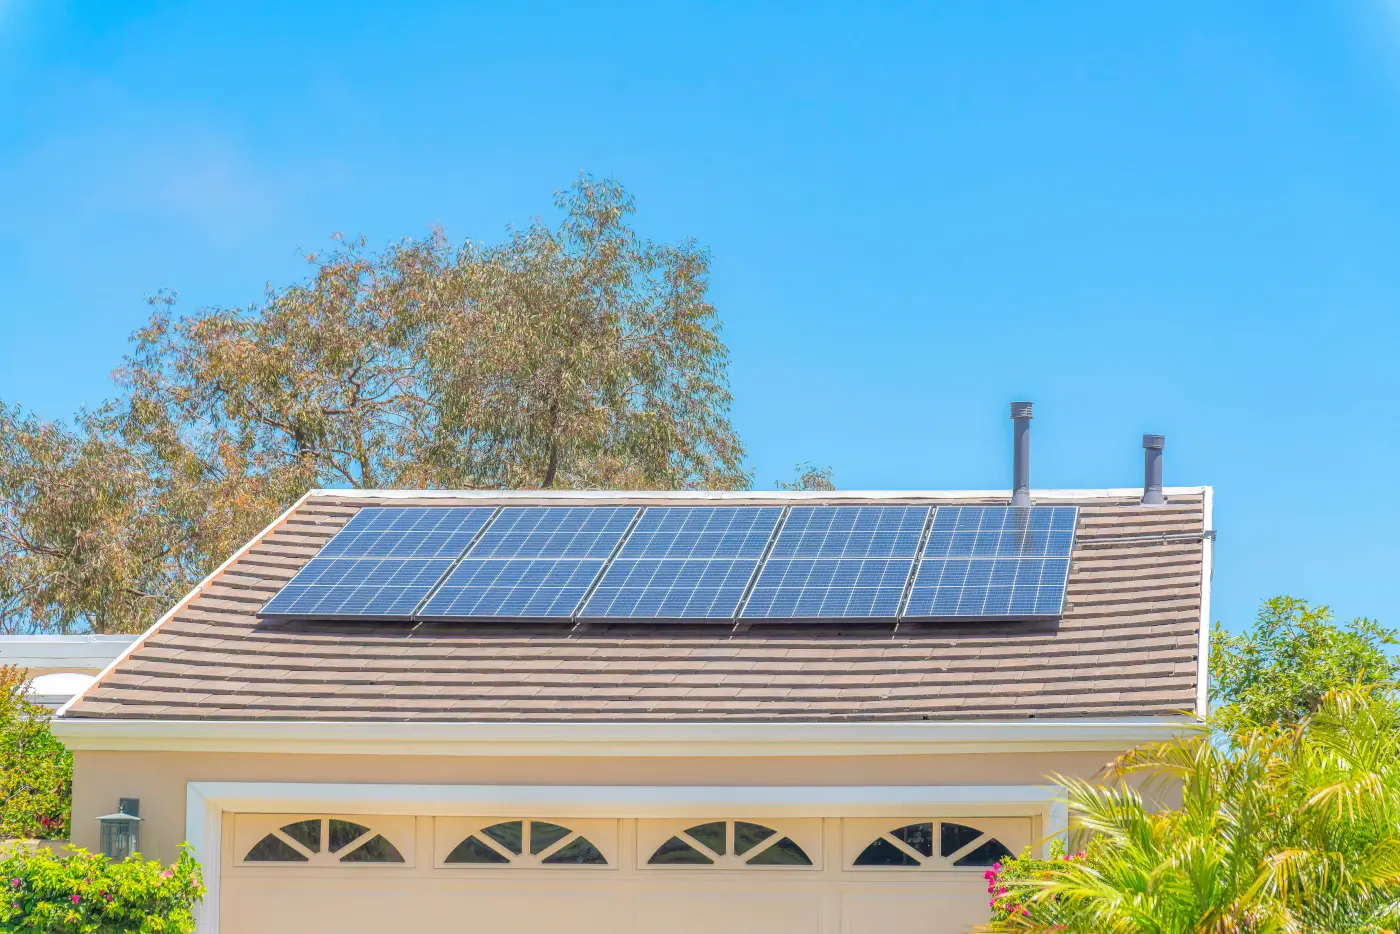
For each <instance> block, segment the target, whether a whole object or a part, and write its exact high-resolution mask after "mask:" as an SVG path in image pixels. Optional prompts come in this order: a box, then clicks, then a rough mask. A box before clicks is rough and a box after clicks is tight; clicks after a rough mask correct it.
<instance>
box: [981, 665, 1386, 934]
mask: <svg viewBox="0 0 1400 934" xmlns="http://www.w3.org/2000/svg"><path fill="white" fill-rule="evenodd" d="M1110 777H1111V779H1114V780H1115V781H1113V783H1112V784H1110V785H1107V786H1102V785H1094V784H1090V783H1088V782H1084V781H1079V780H1074V779H1065V778H1060V779H1058V780H1059V781H1061V782H1062V783H1063V784H1064V785H1065V786H1066V788H1067V789H1068V797H1069V804H1070V810H1071V814H1072V817H1073V821H1074V823H1075V825H1076V833H1077V834H1078V835H1081V836H1082V837H1084V838H1085V839H1086V840H1087V841H1088V850H1087V855H1086V858H1084V859H1082V860H1054V861H1049V862H1046V861H1039V860H1029V859H1022V860H1014V861H1011V863H1010V864H1009V865H1008V866H1007V867H1005V870H1006V871H1005V872H1003V873H1002V874H1001V875H1000V876H999V877H998V878H997V879H996V880H995V881H994V887H995V888H999V889H1004V890H1005V891H1004V892H1003V894H1002V895H1001V896H1000V897H999V898H998V899H996V900H995V901H994V904H996V905H998V906H1000V908H999V910H998V911H997V912H996V914H997V916H998V917H997V918H996V920H994V921H993V922H992V924H991V925H989V926H988V927H987V928H985V929H984V930H987V931H996V932H1011V931H1017V932H1033V931H1057V932H1062V934H1272V932H1280V934H1295V932H1296V934H1322V932H1327V934H1380V932H1394V931H1396V930H1397V928H1400V704H1397V698H1396V696H1395V695H1393V694H1391V693H1389V692H1387V691H1384V690H1381V689H1367V688H1353V689H1348V690H1344V691H1333V692H1332V693H1330V694H1328V695H1327V696H1326V697H1325V698H1324V699H1323V701H1322V703H1321V704H1320V706H1319V708H1318V710H1317V711H1316V712H1315V713H1313V714H1312V715H1310V716H1309V717H1307V718H1305V719H1304V720H1303V721H1302V722H1301V723H1299V724H1298V725H1296V726H1292V727H1287V726H1279V725H1272V726H1268V727H1253V728H1249V729H1246V730H1243V731H1241V732H1239V733H1236V734H1235V735H1234V736H1232V737H1229V738H1228V739H1222V737H1221V736H1219V735H1218V734H1212V733H1211V732H1209V731H1208V730H1207V729H1205V728H1202V729H1201V730H1199V731H1197V732H1195V733H1193V734H1191V735H1188V736H1186V737H1183V738H1180V739H1176V740H1173V741H1169V742H1164V743H1158V744H1153V745H1150V746H1145V747H1143V748H1141V749H1137V750H1134V751H1133V752H1130V753H1128V754H1127V755H1125V756H1124V757H1122V758H1121V759H1119V760H1118V762H1117V763H1115V765H1114V768H1113V774H1112V775H1111V776H1110ZM1168 796H1172V797H1175V796H1179V801H1180V805H1179V806H1178V807H1168V808H1160V807H1159V806H1158V802H1159V801H1160V800H1163V799H1165V798H1166V797H1168ZM1013 906H1020V907H1013Z"/></svg>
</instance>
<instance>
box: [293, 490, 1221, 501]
mask: <svg viewBox="0 0 1400 934" xmlns="http://www.w3.org/2000/svg"><path fill="white" fill-rule="evenodd" d="M1207 489H1209V488H1208V487H1203V486H1169V487H1163V488H1162V492H1163V493H1164V494H1166V495H1167V496H1200V495H1202V494H1204V493H1205V491H1206V490H1207ZM311 495H312V496H334V497H339V498H344V499H465V500H474V499H479V500H487V501H490V502H506V501H509V500H524V501H527V502H532V503H533V502H542V501H545V500H557V501H560V502H564V501H578V500H583V501H606V502H610V503H648V502H676V501H681V502H687V501H689V502H706V501H721V502H754V503H759V502H762V503H770V502H781V501H792V502H808V501H813V500H816V501H820V502H823V503H840V502H848V501H861V502H872V503H878V502H899V503H904V502H909V501H911V500H913V501H918V502H939V501H953V500H967V499H997V498H1002V499H1008V500H1009V499H1010V497H1011V491H1010V490H772V491H767V492H755V491H752V490H636V491H629V490H361V489H344V490H337V489H321V490H312V491H311ZM1140 496H1142V488H1141V487H1124V488H1121V489H1118V488H1113V489H1098V490H1031V499H1032V500H1033V501H1037V502H1066V501H1068V502H1078V501H1082V500H1090V499H1124V498H1133V499H1136V498H1138V497H1140Z"/></svg>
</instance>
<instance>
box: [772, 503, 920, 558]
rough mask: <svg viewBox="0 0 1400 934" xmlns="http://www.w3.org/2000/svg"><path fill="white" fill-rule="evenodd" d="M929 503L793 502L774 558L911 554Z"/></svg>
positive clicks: (890, 556) (917, 542) (915, 551)
mask: <svg viewBox="0 0 1400 934" xmlns="http://www.w3.org/2000/svg"><path fill="white" fill-rule="evenodd" d="M928 510H929V507H927V506H794V507H792V510H791V511H790V512H789V513H788V517H787V521H786V522H784V523H783V530H782V532H780V533H778V541H777V542H776V543H775V544H774V546H773V557H775V558H912V557H914V556H915V555H916V554H918V553H919V538H920V537H921V536H922V535H923V531H924V523H925V522H926V521H927V520H928Z"/></svg>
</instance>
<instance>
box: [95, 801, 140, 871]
mask: <svg viewBox="0 0 1400 934" xmlns="http://www.w3.org/2000/svg"><path fill="white" fill-rule="evenodd" d="M140 814H141V799H140V798H118V799H117V813H115V814H108V815H106V816H104V817H99V818H98V820H99V821H100V822H101V823H102V855H103V856H105V857H107V858H108V859H110V860H113V861H116V862H120V861H121V860H124V859H126V858H127V857H128V856H130V855H131V854H132V853H135V852H136V848H137V844H136V838H137V829H138V827H139V826H140V824H141V817H140Z"/></svg>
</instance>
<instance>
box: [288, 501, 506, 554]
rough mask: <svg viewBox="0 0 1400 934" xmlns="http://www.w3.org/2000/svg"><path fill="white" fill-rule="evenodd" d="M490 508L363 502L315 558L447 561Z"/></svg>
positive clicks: (468, 541)
mask: <svg viewBox="0 0 1400 934" xmlns="http://www.w3.org/2000/svg"><path fill="white" fill-rule="evenodd" d="M495 512H496V508H495V507H494V506H366V507H365V508H363V509H361V510H360V511H359V512H357V513H355V515H353V516H351V517H350V521H349V522H347V523H345V525H344V526H343V527H342V528H341V529H340V531H339V532H337V533H336V534H335V536H334V537H332V538H331V540H330V541H328V542H326V544H325V546H324V547H322V548H321V550H320V551H319V552H318V553H317V555H316V557H318V558H447V559H449V560H452V559H455V558H457V556H458V555H460V554H462V552H464V551H466V550H467V546H469V545H470V544H471V543H472V539H473V538H475V537H476V535H477V533H478V532H480V531H481V529H482V528H483V527H485V525H486V524H487V522H489V521H490V519H491V516H492V515H493V514H494V513H495Z"/></svg>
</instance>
